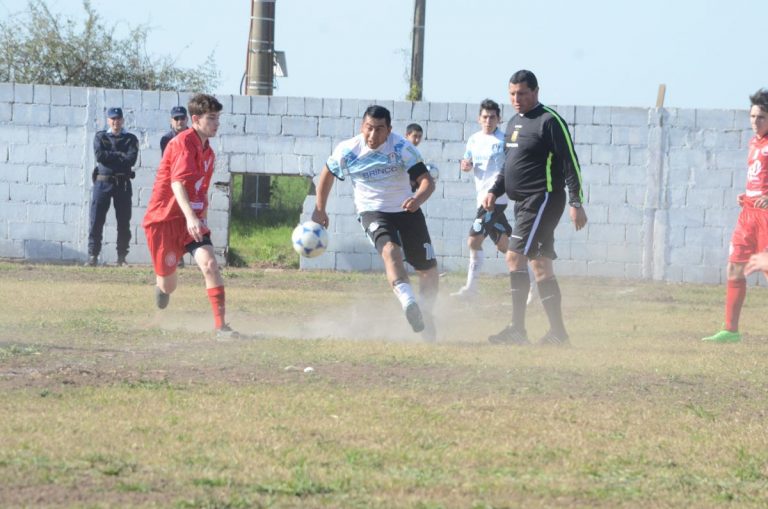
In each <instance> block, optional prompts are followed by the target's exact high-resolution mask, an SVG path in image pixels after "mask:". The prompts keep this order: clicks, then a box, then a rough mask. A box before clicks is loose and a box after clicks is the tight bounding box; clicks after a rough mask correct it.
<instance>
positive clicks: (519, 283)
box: [509, 270, 531, 330]
mask: <svg viewBox="0 0 768 509" xmlns="http://www.w3.org/2000/svg"><path fill="white" fill-rule="evenodd" d="M509 288H510V289H511V290H512V323H513V324H515V326H516V327H517V328H518V329H520V330H525V309H526V308H527V307H528V304H527V301H528V292H529V291H531V280H530V279H529V278H528V271H527V270H516V271H513V272H510V273H509Z"/></svg>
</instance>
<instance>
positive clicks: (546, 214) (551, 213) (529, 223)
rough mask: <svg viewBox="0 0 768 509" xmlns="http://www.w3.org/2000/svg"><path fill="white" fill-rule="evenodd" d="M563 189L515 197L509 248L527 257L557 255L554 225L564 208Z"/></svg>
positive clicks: (552, 258) (554, 256)
mask: <svg viewBox="0 0 768 509" xmlns="http://www.w3.org/2000/svg"><path fill="white" fill-rule="evenodd" d="M565 199H566V193H565V190H564V189H561V190H559V191H554V192H551V193H548V192H541V193H535V194H532V195H530V196H526V197H525V198H524V199H522V200H518V201H515V225H514V226H513V227H512V234H511V235H510V236H509V249H511V250H512V251H514V252H515V253H520V254H522V255H525V256H527V257H528V258H549V259H550V260H554V259H556V258H557V253H555V228H556V227H557V223H559V222H560V218H561V217H562V215H563V211H564V210H565Z"/></svg>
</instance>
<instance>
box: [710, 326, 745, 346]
mask: <svg viewBox="0 0 768 509" xmlns="http://www.w3.org/2000/svg"><path fill="white" fill-rule="evenodd" d="M701 340H702V341H708V342H710V343H738V342H739V341H741V332H734V331H729V330H725V329H723V330H721V331H720V332H718V333H717V334H715V335H713V336H707V337H706V338H701Z"/></svg>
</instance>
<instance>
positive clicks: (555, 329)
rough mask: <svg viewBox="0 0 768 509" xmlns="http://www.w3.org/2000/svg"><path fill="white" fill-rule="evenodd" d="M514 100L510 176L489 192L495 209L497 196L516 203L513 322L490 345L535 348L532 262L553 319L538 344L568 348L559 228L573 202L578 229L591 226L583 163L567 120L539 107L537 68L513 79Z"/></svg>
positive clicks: (510, 259)
mask: <svg viewBox="0 0 768 509" xmlns="http://www.w3.org/2000/svg"><path fill="white" fill-rule="evenodd" d="M509 99H510V102H511V103H512V106H514V108H515V111H517V113H518V114H517V115H515V116H514V117H513V118H512V119H510V120H509V122H508V124H507V132H506V135H505V139H504V141H505V148H504V153H505V155H506V159H505V162H504V171H503V172H502V173H500V174H499V177H498V179H497V180H496V183H495V184H494V186H493V187H492V188H491V189H490V191H489V193H488V194H487V195H486V197H485V200H484V201H483V206H484V207H485V208H486V210H493V206H494V203H495V202H496V197H498V196H501V195H502V194H503V193H505V192H506V193H507V195H508V196H509V199H510V200H514V201H515V209H514V215H515V225H514V229H513V231H512V234H511V235H510V239H509V250H508V251H507V257H506V259H507V266H508V267H509V284H510V287H511V289H512V322H511V323H510V324H509V325H507V326H506V327H505V328H504V329H503V330H502V331H501V332H499V333H498V334H494V335H493V336H491V337H489V338H488V341H490V342H491V343H496V344H514V345H528V344H530V342H529V341H528V334H527V332H526V330H525V311H526V300H527V298H528V291H529V289H530V286H531V283H530V280H529V279H528V270H527V268H526V262H530V264H531V269H533V274H534V276H535V277H536V284H537V286H538V288H539V297H540V298H541V303H542V305H543V306H544V310H545V312H546V313H547V318H548V319H549V331H547V333H546V334H544V336H542V337H541V339H539V342H538V344H540V345H555V346H567V345H569V344H570V342H569V339H568V333H567V332H566V330H565V324H564V323H563V313H562V309H561V297H560V286H559V285H558V284H557V279H556V278H555V273H554V270H553V267H552V261H553V260H554V259H555V258H557V254H556V253H555V227H556V226H557V223H558V222H559V221H560V217H561V216H562V215H563V211H564V210H565V205H566V201H567V202H568V205H569V211H568V212H569V215H570V217H571V220H572V221H573V224H574V226H575V227H576V230H580V229H582V228H583V227H584V225H585V224H587V214H586V212H585V211H584V207H583V198H584V196H583V193H582V188H581V170H580V167H579V160H578V159H577V158H576V151H575V150H574V147H573V141H572V140H571V135H570V133H569V132H568V126H567V125H566V123H565V120H563V118H562V117H561V116H560V115H558V113H557V112H556V111H555V110H553V109H552V108H549V107H547V106H544V105H543V104H541V103H540V102H539V83H538V80H537V79H536V76H535V75H534V74H533V73H532V72H531V71H527V70H521V71H517V72H516V73H514V74H513V75H512V77H511V78H510V79H509ZM566 185H567V186H568V193H567V195H566V191H565V187H566Z"/></svg>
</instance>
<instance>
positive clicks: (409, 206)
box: [403, 173, 435, 212]
mask: <svg viewBox="0 0 768 509" xmlns="http://www.w3.org/2000/svg"><path fill="white" fill-rule="evenodd" d="M416 185H417V186H418V187H417V188H416V192H415V193H414V195H413V196H411V197H410V198H407V199H406V200H405V201H404V202H403V210H407V211H408V212H416V211H417V210H419V207H421V206H422V205H424V202H425V201H427V199H428V198H429V197H430V196H432V193H433V192H434V191H435V179H433V178H432V176H431V175H430V174H429V173H422V174H421V175H419V176H418V177H417V178H416Z"/></svg>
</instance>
